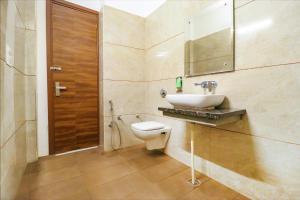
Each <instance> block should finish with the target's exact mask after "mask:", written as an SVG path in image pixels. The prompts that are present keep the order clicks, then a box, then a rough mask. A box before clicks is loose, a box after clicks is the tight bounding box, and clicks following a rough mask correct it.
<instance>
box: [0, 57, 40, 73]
mask: <svg viewBox="0 0 300 200" xmlns="http://www.w3.org/2000/svg"><path fill="white" fill-rule="evenodd" d="M1 60H2V61H3V59H1ZM4 63H5V64H6V65H7V66H8V67H10V68H13V69H14V70H16V71H17V72H19V73H20V74H22V75H23V76H29V77H30V76H31V77H35V76H36V75H32V74H25V73H24V72H22V71H21V70H19V69H18V68H16V67H15V66H12V65H10V64H8V63H7V62H6V61H5V60H4Z"/></svg>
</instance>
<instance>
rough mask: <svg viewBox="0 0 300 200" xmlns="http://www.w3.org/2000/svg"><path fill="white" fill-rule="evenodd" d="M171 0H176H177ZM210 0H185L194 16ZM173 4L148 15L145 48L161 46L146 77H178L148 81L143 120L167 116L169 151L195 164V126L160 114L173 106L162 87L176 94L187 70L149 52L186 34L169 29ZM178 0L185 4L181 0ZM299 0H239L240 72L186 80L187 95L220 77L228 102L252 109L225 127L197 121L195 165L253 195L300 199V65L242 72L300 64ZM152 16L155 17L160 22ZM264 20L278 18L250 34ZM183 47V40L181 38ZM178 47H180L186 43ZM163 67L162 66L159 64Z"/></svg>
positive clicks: (163, 119) (149, 63)
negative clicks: (177, 83)
mask: <svg viewBox="0 0 300 200" xmlns="http://www.w3.org/2000/svg"><path fill="white" fill-rule="evenodd" d="M169 2H172V3H173V4H176V3H175V2H176V1H169ZM172 3H169V4H172ZM205 3H208V2H203V4H201V3H197V2H192V1H191V2H187V1H186V2H185V6H184V9H185V14H184V15H185V16H188V15H190V14H192V13H193V12H195V11H196V10H197V9H199V8H201V6H202V5H204V4H205ZM166 4H167V3H166ZM166 4H164V5H163V6H162V7H160V8H159V9H158V10H157V11H155V12H154V13H153V14H151V15H150V16H149V17H148V18H147V19H146V35H147V39H146V46H147V47H149V46H150V45H153V44H157V45H156V46H154V47H152V48H149V49H147V50H146V65H147V76H146V77H147V80H157V79H161V78H165V77H168V75H169V74H172V73H173V75H172V76H173V77H172V76H169V77H168V78H170V79H168V80H160V81H150V82H148V83H147V86H146V88H147V89H146V90H145V91H146V92H145V113H147V114H146V115H145V116H144V118H145V120H156V121H160V122H163V123H165V124H167V125H169V126H171V127H172V133H171V137H170V140H169V142H168V146H167V148H166V153H167V154H168V155H170V156H172V157H174V158H176V159H178V160H180V161H181V162H183V163H186V164H189V156H190V155H189V132H190V131H191V127H189V125H187V124H186V123H185V122H182V121H180V120H176V119H170V118H167V117H162V116H161V112H159V111H158V110H157V107H158V106H170V105H169V104H168V103H167V102H166V100H165V99H162V98H161V97H160V96H159V90H160V89H161V88H164V89H167V91H168V93H169V94H172V93H175V90H176V88H175V77H176V76H177V74H178V75H180V73H178V72H177V73H176V72H175V70H174V68H168V67H166V66H168V64H166V63H163V61H162V59H161V58H155V57H154V56H152V57H151V56H149V55H150V52H151V51H155V49H157V51H159V50H160V49H163V45H164V44H165V43H167V42H169V41H167V42H164V43H161V41H164V40H167V39H169V40H170V43H171V41H172V40H174V39H173V38H172V39H171V37H172V36H174V35H175V34H174V33H175V32H180V31H174V32H173V34H171V31H170V32H168V31H166V30H172V28H170V26H172V25H170V23H168V21H170V20H169V19H170V17H169V16H168V15H167V14H166V13H167V12H166V11H163V10H164V9H166V8H164V7H167V5H166ZM177 5H181V3H180V2H177ZM298 5H299V3H298V2H295V1H289V0H288V1H258V0H256V1H251V0H240V1H236V2H235V6H236V26H237V34H236V55H235V56H236V64H237V65H236V68H237V69H238V70H239V71H236V72H233V73H224V74H215V75H207V76H199V77H194V78H187V79H184V81H183V86H184V92H185V93H198V94H201V93H202V89H201V88H198V87H194V85H193V84H194V83H195V82H201V81H204V80H216V81H217V82H218V83H219V86H218V88H217V93H220V94H225V95H226V96H227V99H226V100H225V102H224V104H223V107H232V108H245V109H246V110H247V115H246V116H245V117H244V118H243V120H241V121H239V122H237V123H234V124H229V125H226V126H222V127H220V129H212V128H203V127H200V126H196V127H195V128H193V130H194V131H196V133H197V134H196V135H197V138H196V144H197V145H196V155H197V156H196V159H195V160H196V164H195V165H196V168H197V169H198V170H199V171H201V172H204V173H205V174H207V175H209V176H210V177H212V178H214V179H216V180H217V181H220V182H221V183H223V184H225V185H227V186H229V187H231V188H233V189H235V190H236V191H239V192H242V193H243V194H245V195H246V196H248V197H249V198H252V199H278V198H280V199H297V197H299V195H300V190H299V181H298V180H299V177H298V174H297V173H296V172H297V171H299V169H298V167H299V163H298V160H299V156H298V155H299V139H300V138H299V137H298V134H297V132H298V130H299V125H300V124H299V123H298V121H299V109H297V107H298V106H297V104H298V102H299V97H300V96H299V95H298V93H299V92H298V91H299V89H300V88H299V86H300V85H299V83H300V82H299V78H298V77H300V74H299V69H300V66H299V64H288V65H282V66H277V67H270V68H260V69H251V70H243V69H248V68H251V67H257V66H266V65H278V64H281V63H283V64H287V63H292V62H299V60H297V59H298V58H300V56H299V55H298V52H299V51H297V49H296V48H297V46H299V45H296V44H297V41H298V40H297V36H298V35H299V34H300V33H299V31H298V30H299V28H298V26H297V25H296V22H297V21H299V20H298V18H297V17H298V13H299V12H297V11H296V10H299V9H298ZM173 8H174V9H173V10H172V13H177V12H178V13H182V10H180V8H179V7H178V8H177V9H175V8H176V6H174V7H173ZM181 9H182V8H181ZM161 13H163V14H161ZM254 13H255V14H254ZM179 15H181V14H179ZM153 19H156V23H155V20H153ZM158 19H159V20H158ZM264 20H269V22H271V23H270V24H269V26H268V25H267V24H268V23H269V22H268V21H267V22H264V24H265V25H266V26H265V27H263V28H261V29H256V30H255V31H254V30H253V31H254V32H251V33H250V32H247V31H245V32H244V33H243V31H242V30H243V29H242V28H243V27H247V26H249V25H252V24H255V23H257V22H261V21H264ZM175 21H176V20H175ZM151 22H153V23H151ZM157 24H159V25H157ZM173 25H174V23H173ZM174 26H177V27H176V28H177V29H176V28H173V30H180V29H181V28H182V25H181V23H178V24H175V25H174ZM149 27H151V28H149ZM153 27H155V28H153ZM166 27H169V28H166ZM261 27H262V26H261ZM295 27H296V28H295ZM149 29H150V30H149ZM152 29H153V30H152ZM246 30H247V29H246ZM156 31H157V32H156ZM158 31H160V32H159V33H158ZM274 33H276V34H274ZM167 35H168V36H167ZM154 41H155V42H154ZM182 41H183V40H182ZM182 43H183V42H182ZM149 44H150V45H149ZM172 44H173V45H170V46H167V47H165V49H167V51H168V52H172V51H175V49H176V47H175V46H176V45H174V41H172ZM178 45H179V46H180V42H179V43H178ZM179 46H177V47H178V52H179V51H180V50H179V49H180V48H183V47H179ZM182 51H183V49H182ZM152 55H155V53H153V54H152ZM182 55H183V54H182ZM149 58H152V59H149ZM172 59H173V60H174V59H176V57H175V56H174V57H173V56H172V58H170V60H172ZM172 65H173V64H172ZM149 66H150V67H149ZM156 66H163V67H160V68H159V67H157V68H155V67H156ZM178 66H180V63H179V64H178ZM172 70H173V71H172ZM181 70H183V63H182V69H181ZM157 71H159V73H157ZM179 72H180V69H179ZM149 77H155V78H156V79H155V78H149ZM225 129H226V130H228V131H226V130H225ZM232 131H234V132H232ZM251 135H256V136H259V137H256V136H251Z"/></svg>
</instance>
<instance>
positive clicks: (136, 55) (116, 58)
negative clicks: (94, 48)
mask: <svg viewBox="0 0 300 200" xmlns="http://www.w3.org/2000/svg"><path fill="white" fill-rule="evenodd" d="M103 53H104V56H103V61H104V68H103V78H104V79H111V80H130V81H143V80H144V70H145V53H144V50H139V49H135V48H128V47H124V46H119V45H112V44H109V43H104V49H103Z"/></svg>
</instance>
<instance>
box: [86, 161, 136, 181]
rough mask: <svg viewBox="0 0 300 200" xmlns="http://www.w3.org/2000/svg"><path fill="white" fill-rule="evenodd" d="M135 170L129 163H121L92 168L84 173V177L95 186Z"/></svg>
mask: <svg viewBox="0 0 300 200" xmlns="http://www.w3.org/2000/svg"><path fill="white" fill-rule="evenodd" d="M133 172H134V169H133V168H131V167H130V166H129V165H128V164H127V163H121V164H116V165H113V166H111V167H107V168H104V169H98V168H90V170H89V171H86V172H83V173H82V177H83V178H84V181H85V183H86V184H87V185H88V186H93V185H100V184H103V183H107V182H109V181H113V180H116V179H119V178H121V177H123V176H126V175H129V174H130V173H133Z"/></svg>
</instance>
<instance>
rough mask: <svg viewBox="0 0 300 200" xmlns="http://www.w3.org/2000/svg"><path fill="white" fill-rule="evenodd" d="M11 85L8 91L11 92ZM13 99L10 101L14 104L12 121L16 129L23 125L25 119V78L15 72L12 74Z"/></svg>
mask: <svg viewBox="0 0 300 200" xmlns="http://www.w3.org/2000/svg"><path fill="white" fill-rule="evenodd" d="M11 86H12V85H10V87H9V89H10V90H11V89H12V87H11ZM13 86H14V87H13V89H14V97H13V98H12V99H10V101H12V102H13V103H14V114H15V116H14V120H15V127H16V129H17V128H18V127H20V125H21V124H23V123H24V121H25V117H26V102H25V92H26V91H25V77H24V76H23V75H22V74H21V73H19V72H17V71H15V72H14V84H13Z"/></svg>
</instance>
